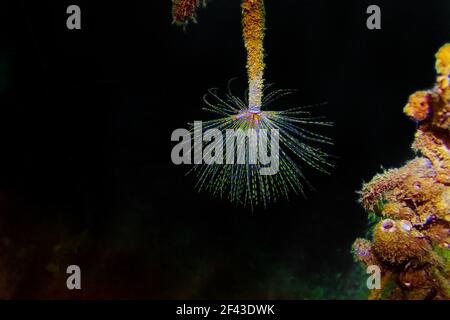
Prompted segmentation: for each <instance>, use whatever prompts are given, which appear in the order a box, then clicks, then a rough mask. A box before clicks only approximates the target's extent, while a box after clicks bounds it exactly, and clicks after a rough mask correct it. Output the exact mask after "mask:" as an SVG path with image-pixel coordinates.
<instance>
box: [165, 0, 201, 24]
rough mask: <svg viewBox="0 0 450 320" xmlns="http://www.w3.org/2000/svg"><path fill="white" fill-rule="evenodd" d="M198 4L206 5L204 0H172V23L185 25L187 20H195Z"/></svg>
mask: <svg viewBox="0 0 450 320" xmlns="http://www.w3.org/2000/svg"><path fill="white" fill-rule="evenodd" d="M200 6H203V7H204V6H206V0H172V18H173V23H175V24H178V25H182V26H186V25H187V24H188V23H189V21H194V22H197V10H198V8H200Z"/></svg>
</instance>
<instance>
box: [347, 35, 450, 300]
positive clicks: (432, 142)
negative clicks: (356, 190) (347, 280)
mask: <svg viewBox="0 0 450 320" xmlns="http://www.w3.org/2000/svg"><path fill="white" fill-rule="evenodd" d="M436 70H437V74H438V76H437V81H436V85H435V87H434V88H433V89H432V90H429V91H419V92H416V93H414V94H413V95H411V96H410V98H409V101H408V104H407V105H406V107H405V108H404V112H405V114H406V115H407V116H408V117H410V118H411V119H412V120H414V121H416V123H417V125H418V127H417V132H416V135H415V140H414V143H413V145H412V148H413V150H414V151H415V152H416V153H417V154H418V156H417V157H416V158H415V159H413V160H411V161H409V162H408V163H407V164H406V165H405V166H404V167H402V168H399V169H391V170H387V171H385V172H384V173H382V174H378V175H376V176H375V177H374V178H373V179H372V181H370V182H369V183H366V184H364V186H363V189H362V191H361V199H360V201H361V203H362V205H363V206H364V208H365V209H366V210H367V211H368V212H369V214H370V215H371V217H373V218H375V219H376V221H377V223H376V224H375V226H374V227H373V230H372V240H371V241H369V240H366V239H357V240H356V241H355V243H354V244H353V253H354V255H355V258H356V260H358V261H360V262H362V263H363V264H364V265H366V266H371V265H376V266H378V267H379V268H380V270H381V273H382V275H381V277H382V278H381V288H380V289H373V290H372V292H371V294H370V296H369V298H370V299H450V149H449V148H450V44H446V45H444V46H443V47H442V48H441V49H440V50H439V51H438V53H437V54H436Z"/></svg>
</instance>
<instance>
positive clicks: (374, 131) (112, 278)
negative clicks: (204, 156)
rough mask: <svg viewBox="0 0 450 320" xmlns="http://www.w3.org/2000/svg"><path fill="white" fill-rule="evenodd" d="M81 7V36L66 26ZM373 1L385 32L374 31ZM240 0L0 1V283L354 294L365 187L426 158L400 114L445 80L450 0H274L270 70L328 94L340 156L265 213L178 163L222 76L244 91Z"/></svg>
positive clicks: (324, 97)
mask: <svg viewBox="0 0 450 320" xmlns="http://www.w3.org/2000/svg"><path fill="white" fill-rule="evenodd" d="M70 4H78V5H79V6H80V7H81V10H82V30H81V31H69V30H68V29H67V28H66V18H67V14H66V8H67V6H68V5H70ZM370 4H378V5H380V7H381V9H382V30H375V31H371V30H368V29H367V28H366V19H367V14H366V8H367V7H368V5H370ZM239 6H240V1H238V0H215V1H211V2H210V4H209V5H208V7H207V9H206V10H201V11H200V13H199V19H198V20H199V24H197V25H192V24H191V25H189V26H188V28H187V29H186V31H183V29H181V28H178V27H176V26H174V25H172V24H171V2H170V0H158V1H155V0H152V1H150V0H148V1H131V0H129V1H123V2H111V1H98V0H96V1H81V0H77V1H71V2H69V1H24V0H18V1H2V2H1V4H0V15H1V19H0V20H1V21H0V28H1V30H0V34H1V38H0V134H1V150H2V153H1V157H0V164H1V167H0V232H1V235H0V239H1V240H2V241H3V249H2V251H0V253H2V255H3V256H2V257H1V258H0V259H4V261H6V262H5V264H6V266H7V267H3V269H0V275H1V274H3V277H4V278H6V279H14V281H13V280H9V281H13V282H14V286H13V287H14V288H9V289H8V290H6V289H5V290H6V291H4V292H3V296H5V297H19V298H22V297H27V298H30V297H31V298H55V297H56V298H61V297H81V298H356V293H355V290H356V289H355V288H356V287H358V286H359V285H360V284H359V283H352V282H351V281H350V280H349V279H350V278H349V277H350V274H351V273H352V272H353V271H352V270H353V268H354V263H353V261H352V257H351V254H350V246H351V243H352V242H353V241H354V239H355V238H356V237H358V236H364V233H365V230H366V227H367V215H366V213H365V212H364V210H363V209H362V208H361V207H360V205H359V204H358V203H357V199H358V195H357V193H356V191H357V190H359V189H360V187H361V184H362V182H363V181H368V180H370V179H371V177H372V176H373V175H374V174H375V173H377V172H380V170H381V165H383V166H384V167H387V168H390V167H396V166H400V165H402V164H403V163H404V162H405V161H406V160H408V159H409V158H411V157H413V153H412V151H411V150H410V144H411V142H412V139H413V134H414V130H415V124H414V123H413V122H411V121H409V120H408V119H407V118H406V117H405V116H404V115H403V113H402V109H403V106H404V105H405V103H406V101H407V98H408V96H409V95H410V94H412V93H413V92H414V91H416V90H420V89H425V88H429V87H431V86H432V85H433V82H434V77H435V72H434V53H435V52H436V51H437V49H438V48H439V47H440V46H441V45H442V44H444V43H445V42H446V41H448V40H449V38H450V37H449V36H450V3H449V2H448V1H446V0H441V1H438V0H434V1H406V0H404V1H392V0H385V1H364V0H358V1H357V0H353V1H331V0H330V1H325V0H320V1H319V0H302V1H300V0H296V1H273V0H272V1H270V0H267V1H266V9H267V28H268V29H267V34H266V42H265V43H266V51H267V58H266V63H267V71H266V78H267V80H268V81H269V82H274V83H276V85H277V87H280V88H297V89H299V93H298V94H297V95H296V96H295V97H292V98H290V99H291V100H290V101H289V102H290V103H291V104H297V105H307V104H314V103H321V102H327V103H328V104H327V106H326V107H323V108H321V111H320V112H321V113H323V114H325V115H326V116H327V118H328V119H330V120H332V121H334V122H335V127H334V128H332V129H331V130H328V131H326V132H324V133H327V134H328V135H329V136H331V137H333V139H334V141H335V146H334V147H333V148H332V149H330V151H331V152H332V153H333V154H335V155H337V157H338V158H337V159H336V160H334V163H335V165H336V169H335V170H334V171H333V173H332V174H331V175H330V176H326V175H321V174H317V173H315V172H313V171H312V170H308V169H306V175H307V176H308V178H309V180H310V181H311V183H312V184H313V185H314V187H315V189H316V191H307V198H306V199H305V198H303V197H301V196H293V197H292V198H291V199H290V200H289V201H282V202H280V203H277V204H272V205H271V206H270V207H269V208H267V209H263V208H257V209H255V210H254V211H253V212H252V211H251V210H250V209H249V208H243V207H239V206H235V205H232V204H230V203H228V202H227V201H226V200H220V199H216V198H213V197H212V196H211V195H210V194H207V193H201V194H198V193H197V192H196V191H195V190H194V188H193V187H194V183H195V180H194V177H192V176H185V174H186V172H187V171H188V169H189V167H187V166H184V167H177V166H175V165H173V164H172V163H171V159H170V152H171V148H172V147H173V145H174V143H172V142H171V141H170V136H171V133H172V131H173V130H174V129H177V128H182V127H186V126H187V123H188V122H191V121H193V120H201V119H206V118H208V117H209V115H207V114H204V113H203V112H202V110H201V108H202V106H203V105H202V100H201V98H202V96H203V94H204V93H205V92H206V90H207V89H208V88H211V87H221V88H225V87H226V84H227V81H228V79H230V78H232V77H238V78H239V80H238V81H237V91H238V92H239V90H240V89H241V92H243V89H244V84H245V81H246V71H245V50H244V47H243V42H242V37H241V24H240V7H239ZM280 107H282V106H280ZM80 235H81V236H80ZM71 239H72V240H73V239H78V240H79V245H78V246H76V247H77V249H74V246H73V245H72V244H71V243H72V242H71V241H72V240H71ZM80 239H81V240H80ZM61 243H62V244H66V245H63V246H64V247H67V248H68V249H67V250H66V251H65V253H64V254H61V253H60V251H58V250H55V246H57V245H58V244H61ZM67 243H69V244H67ZM55 261H56V262H55ZM51 263H53V264H56V265H60V269H59V271H56V272H55V271H54V272H53V273H51V272H49V271H48V269H49V268H48V265H49V264H51ZM68 264H78V265H80V267H81V268H82V270H83V275H84V278H83V279H85V280H84V281H85V282H84V290H82V292H81V293H80V292H77V293H73V292H70V293H69V292H67V290H66V289H65V282H64V281H62V282H61V281H60V278H63V279H64V277H65V275H64V271H65V270H64V268H65V267H64V266H65V265H68ZM61 270H62V271H61ZM55 273H56V274H55ZM351 280H352V281H353V280H354V279H351Z"/></svg>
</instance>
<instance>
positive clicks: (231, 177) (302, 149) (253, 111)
mask: <svg viewBox="0 0 450 320" xmlns="http://www.w3.org/2000/svg"><path fill="white" fill-rule="evenodd" d="M200 4H201V2H200V1H182V0H174V1H173V12H174V14H173V16H174V21H175V22H177V23H178V24H182V25H185V23H184V22H186V21H189V20H192V19H195V12H196V9H197V8H198V7H199V6H200ZM241 8H242V28H243V40H244V45H245V48H246V50H247V65H246V67H247V77H248V88H247V91H246V92H245V94H244V97H243V98H239V97H237V96H235V95H234V94H233V93H232V91H231V89H230V85H229V88H228V92H226V93H224V94H220V93H219V91H218V90H217V89H211V90H209V92H208V94H206V95H205V97H204V102H205V104H206V107H205V108H204V110H205V111H208V112H210V113H213V114H215V115H216V116H218V117H219V118H217V119H215V120H209V121H204V122H203V130H210V129H217V130H220V132H223V133H225V132H227V131H228V130H235V131H240V132H245V133H247V132H249V131H254V132H255V133H256V135H257V138H258V140H259V142H260V143H261V141H265V142H267V143H269V142H270V143H273V142H274V141H275V140H274V139H276V141H277V146H278V145H279V148H278V149H279V150H278V159H277V160H278V169H279V170H278V171H277V172H276V173H275V174H267V175H261V174H260V172H261V170H260V169H262V168H266V165H267V164H266V163H263V162H261V161H260V159H257V160H256V161H254V162H252V161H250V158H252V157H251V155H250V154H249V151H248V149H249V148H248V147H249V145H250V144H251V143H252V142H251V137H250V136H249V135H247V136H246V137H247V138H248V140H245V147H244V148H241V147H240V146H238V148H237V149H236V151H237V153H238V154H239V153H244V154H245V161H244V163H238V164H236V163H232V164H230V163H229V162H228V161H227V163H226V164H225V163H214V164H209V165H203V164H196V165H195V166H194V167H193V169H192V170H191V171H192V172H193V173H194V174H196V177H197V179H198V183H197V185H196V188H197V189H198V190H199V191H203V190H206V191H209V192H211V193H212V194H213V195H215V196H218V197H220V198H227V199H229V200H230V201H231V202H233V203H236V204H243V205H244V206H246V205H250V206H251V207H254V206H255V205H263V206H267V205H268V204H269V203H271V202H274V201H277V200H278V199H280V198H288V196H289V193H290V192H294V193H295V194H298V193H303V192H304V187H303V186H304V185H305V184H307V183H308V182H307V180H306V178H305V176H304V174H303V170H302V169H301V168H300V166H299V165H298V164H297V162H296V161H295V160H294V159H298V160H300V161H301V162H302V163H303V164H306V165H307V166H309V167H312V168H315V169H317V170H319V171H322V172H324V173H329V169H330V168H331V167H332V165H331V164H330V163H329V162H328V157H329V155H328V154H327V153H326V152H324V151H322V150H321V149H320V148H319V147H317V146H315V145H321V144H332V141H331V139H330V138H328V137H326V136H323V135H321V134H317V133H315V132H313V131H311V130H310V128H311V127H312V126H331V125H332V123H330V122H326V121H323V118H322V117H316V116H313V115H312V113H311V108H312V106H304V107H296V108H295V107H294V108H285V110H283V111H268V110H267V108H268V107H271V108H272V103H273V102H275V101H276V100H278V99H279V98H281V97H284V96H286V95H289V94H291V93H293V92H294V90H282V89H278V90H273V89H272V86H271V85H267V84H265V79H264V70H265V67H266V65H265V62H264V56H265V51H264V36H265V30H266V26H265V19H266V12H265V6H264V1H263V0H243V1H242V5H241ZM286 109H287V110H286ZM263 132H264V134H266V133H267V132H271V133H276V137H275V138H274V137H273V135H272V137H271V139H270V141H269V139H267V140H261V139H263V137H261V135H262V133H263ZM245 133H244V134H245ZM244 138H245V137H244ZM232 139H236V137H232ZM227 142H229V139H228V138H227ZM265 142H262V143H263V144H265ZM278 143H279V144H278ZM219 144H222V142H221V141H219V142H217V141H212V142H211V143H210V144H209V145H208V146H207V148H208V150H209V151H210V152H211V153H213V152H212V151H211V150H214V152H218V151H217V150H221V151H222V150H223V148H222V145H219ZM255 144H256V143H255ZM258 146H259V148H261V147H260V146H261V144H259V145H258ZM201 147H203V146H201ZM194 148H195V146H194ZM196 151H198V150H194V153H195V152H196ZM219 152H220V151H219Z"/></svg>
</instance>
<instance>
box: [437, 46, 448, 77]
mask: <svg viewBox="0 0 450 320" xmlns="http://www.w3.org/2000/svg"><path fill="white" fill-rule="evenodd" d="M436 70H437V72H438V73H439V74H441V75H448V74H450V43H447V44H445V45H444V46H443V47H442V48H440V49H439V51H438V52H437V53H436Z"/></svg>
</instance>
